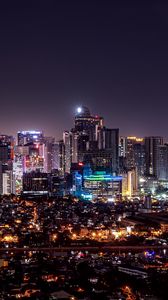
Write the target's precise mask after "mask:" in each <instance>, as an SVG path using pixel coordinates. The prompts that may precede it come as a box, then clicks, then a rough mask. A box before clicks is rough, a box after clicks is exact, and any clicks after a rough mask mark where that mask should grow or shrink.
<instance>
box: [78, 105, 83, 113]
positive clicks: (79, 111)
mask: <svg viewBox="0 0 168 300" xmlns="http://www.w3.org/2000/svg"><path fill="white" fill-rule="evenodd" d="M81 112H82V107H80V106H79V107H78V108H77V113H78V114H80V113H81Z"/></svg>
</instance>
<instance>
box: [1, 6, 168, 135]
mask: <svg viewBox="0 0 168 300" xmlns="http://www.w3.org/2000/svg"><path fill="white" fill-rule="evenodd" d="M0 8H1V9H0V28H1V30H0V38H1V47H0V66H1V68H0V79H1V80H0V99H1V111H2V112H3V113H2V114H1V122H0V128H1V129H0V131H1V132H2V133H7V134H14V133H15V132H17V131H18V130H20V129H22V128H23V129H33V128H37V129H43V128H44V130H45V132H46V134H47V135H53V136H55V137H56V138H60V137H61V135H62V131H63V130H64V129H68V128H70V127H71V126H72V118H73V115H74V109H75V107H76V106H78V105H80V104H83V105H86V106H88V107H90V109H91V112H92V113H93V114H96V113H97V114H100V115H102V116H105V120H106V125H107V126H108V127H110V128H115V127H119V128H120V129H121V134H122V135H138V136H149V135H163V136H165V137H167V125H168V124H167V121H166V120H167V115H166V112H167V97H168V89H167V76H168V73H167V69H168V68H167V66H168V59H167V50H168V42H167V38H166V37H167V31H168V23H167V15H166V12H167V10H168V5H167V4H166V3H165V2H163V1H161V2H160V3H159V4H158V3H157V2H156V1H152V3H150V2H142V1H138V2H137V1H136V3H135V2H134V1H130V0H129V1H127V4H126V3H125V1H113V2H110V1H89V2H87V1H80V2H79V1H75V0H74V1H71V3H69V1H57V2H55V1H51V2H50V3H46V1H36V3H34V1H29V3H25V2H24V3H23V1H18V2H17V4H16V3H13V1H8V3H4V2H3V3H1V6H0Z"/></svg>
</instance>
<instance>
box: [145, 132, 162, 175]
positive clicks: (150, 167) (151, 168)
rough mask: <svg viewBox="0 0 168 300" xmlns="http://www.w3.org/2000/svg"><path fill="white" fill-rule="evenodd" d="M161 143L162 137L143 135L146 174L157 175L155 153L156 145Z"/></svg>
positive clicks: (156, 150) (156, 151)
mask: <svg viewBox="0 0 168 300" xmlns="http://www.w3.org/2000/svg"><path fill="white" fill-rule="evenodd" d="M160 145H163V137H160V136H150V137H145V161H146V171H145V172H146V175H147V176H154V177H156V176H157V157H158V156H157V153H158V146H160Z"/></svg>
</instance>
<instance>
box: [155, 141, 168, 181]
mask: <svg viewBox="0 0 168 300" xmlns="http://www.w3.org/2000/svg"><path fill="white" fill-rule="evenodd" d="M156 165H157V167H156V175H157V179H158V180H168V145H167V144H165V145H159V146H158V149H157V163H156Z"/></svg>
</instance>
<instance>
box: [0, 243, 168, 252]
mask: <svg viewBox="0 0 168 300" xmlns="http://www.w3.org/2000/svg"><path fill="white" fill-rule="evenodd" d="M163 249H168V245H165V246H164V245H160V246H156V245H155V246H148V245H138V246H95V247H94V246H69V247H28V248H0V252H1V253H2V252H29V251H42V252H43V251H44V252H69V251H88V252H104V251H114V252H115V251H117V252H118V251H133V252H134V251H145V250H163Z"/></svg>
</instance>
